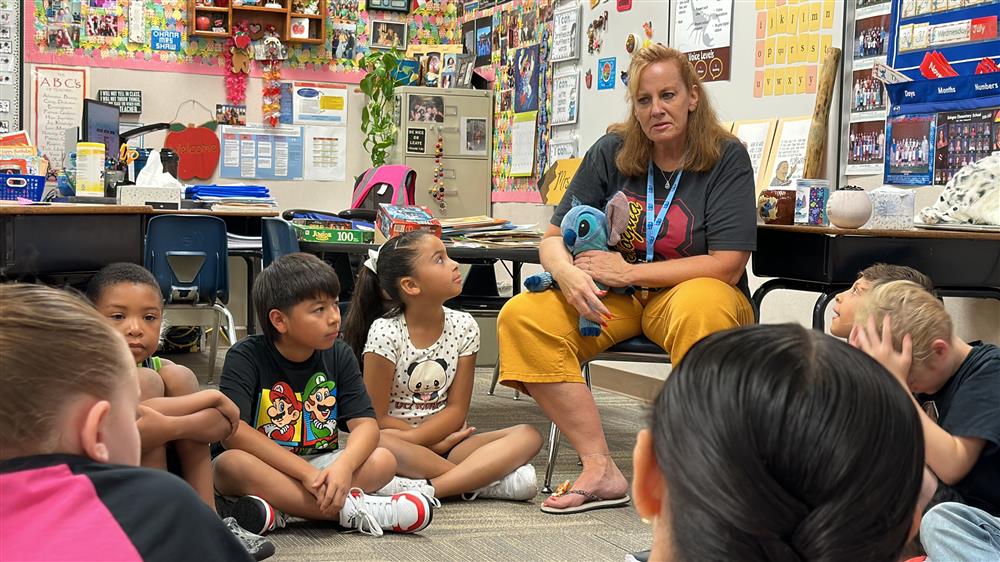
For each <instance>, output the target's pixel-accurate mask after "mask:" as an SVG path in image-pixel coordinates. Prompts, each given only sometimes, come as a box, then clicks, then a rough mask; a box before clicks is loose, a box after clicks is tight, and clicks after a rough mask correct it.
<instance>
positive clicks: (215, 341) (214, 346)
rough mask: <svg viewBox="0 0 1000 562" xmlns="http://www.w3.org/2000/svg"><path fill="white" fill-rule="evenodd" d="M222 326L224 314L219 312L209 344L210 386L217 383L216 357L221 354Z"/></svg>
mask: <svg viewBox="0 0 1000 562" xmlns="http://www.w3.org/2000/svg"><path fill="white" fill-rule="evenodd" d="M221 326H222V312H221V311H218V310H217V314H216V316H215V325H214V326H212V337H211V341H210V343H209V344H208V384H212V383H213V382H215V357H216V355H218V353H219V330H220V329H221Z"/></svg>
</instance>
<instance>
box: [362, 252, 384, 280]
mask: <svg viewBox="0 0 1000 562" xmlns="http://www.w3.org/2000/svg"><path fill="white" fill-rule="evenodd" d="M379 249H381V247H380V248H379ZM365 267H367V268H368V269H370V270H372V273H374V274H375V275H378V250H368V259H366V260H365Z"/></svg>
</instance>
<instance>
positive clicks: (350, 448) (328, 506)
mask: <svg viewBox="0 0 1000 562" xmlns="http://www.w3.org/2000/svg"><path fill="white" fill-rule="evenodd" d="M347 427H348V428H349V429H350V430H351V438H350V439H349V440H348V442H347V445H346V446H345V447H344V452H342V453H341V454H340V456H339V457H337V459H336V460H335V461H333V463H332V464H330V466H328V467H326V468H324V469H323V470H322V471H320V473H319V474H318V475H316V479H315V480H314V481H313V483H312V486H311V487H309V490H310V491H311V492H313V494H314V495H315V496H316V498H317V499H318V500H319V508H320V510H322V511H323V512H324V513H329V514H334V513H337V512H339V511H340V508H341V507H343V506H344V501H345V499H346V497H347V492H348V491H349V490H350V489H351V480H352V478H353V477H354V473H355V471H357V470H358V468H360V467H361V465H363V464H364V463H365V461H367V460H368V457H369V456H371V454H372V451H374V450H375V447H377V446H378V441H379V428H378V423H377V422H376V421H375V420H374V419H373V418H354V419H352V420H348V422H347Z"/></svg>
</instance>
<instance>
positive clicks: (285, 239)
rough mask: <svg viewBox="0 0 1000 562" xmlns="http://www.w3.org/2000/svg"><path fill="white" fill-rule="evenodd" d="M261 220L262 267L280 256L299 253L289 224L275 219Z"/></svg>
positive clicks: (293, 230) (296, 240)
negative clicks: (262, 227)
mask: <svg viewBox="0 0 1000 562" xmlns="http://www.w3.org/2000/svg"><path fill="white" fill-rule="evenodd" d="M263 220H264V231H263V234H262V236H261V249H262V250H263V252H264V267H267V266H269V265H271V262H273V261H274V260H276V259H278V258H280V257H281V256H284V255H287V254H294V253H295V252H298V251H299V240H298V238H297V237H296V236H295V229H294V228H293V227H292V225H291V223H289V222H287V221H285V220H284V219H279V218H275V217H265V218H264V219H263Z"/></svg>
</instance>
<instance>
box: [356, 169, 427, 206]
mask: <svg viewBox="0 0 1000 562" xmlns="http://www.w3.org/2000/svg"><path fill="white" fill-rule="evenodd" d="M416 186H417V172H416V170H414V169H413V168H411V167H409V166H403V165H400V164H393V165H386V166H379V167H377V168H369V169H368V170H367V171H366V172H365V173H364V174H361V177H360V178H359V179H358V181H357V183H355V184H354V195H353V196H352V197H351V208H352V209H371V210H373V211H377V210H378V205H379V203H388V204H390V205H414V204H416V203H415V201H416V199H415V197H416V196H415V191H416Z"/></svg>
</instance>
